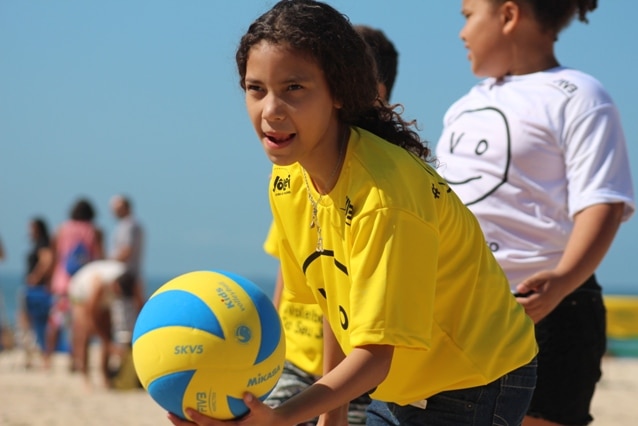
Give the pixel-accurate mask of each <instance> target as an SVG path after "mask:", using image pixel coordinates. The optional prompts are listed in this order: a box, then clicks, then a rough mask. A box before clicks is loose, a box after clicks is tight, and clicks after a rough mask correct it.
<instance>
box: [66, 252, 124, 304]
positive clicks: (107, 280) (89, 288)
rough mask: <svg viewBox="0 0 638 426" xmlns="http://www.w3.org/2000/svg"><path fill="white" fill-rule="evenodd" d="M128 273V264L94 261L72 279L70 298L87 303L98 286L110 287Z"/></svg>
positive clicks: (113, 261)
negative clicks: (97, 284) (99, 284)
mask: <svg viewBox="0 0 638 426" xmlns="http://www.w3.org/2000/svg"><path fill="white" fill-rule="evenodd" d="M125 271H126V264H124V263H122V262H118V261H117V260H94V261H93V262H90V263H87V264H86V265H84V266H83V267H82V268H80V269H79V270H78V271H77V272H76V273H75V274H73V276H72V277H71V282H70V283H69V296H70V298H71V300H72V301H73V302H76V303H83V302H86V301H87V299H88V298H89V296H90V295H91V293H92V292H93V288H94V285H96V278H98V280H99V282H100V283H101V284H102V285H109V284H111V283H112V282H113V281H115V279H117V278H118V277H119V276H120V275H122V274H123V273H124V272H125Z"/></svg>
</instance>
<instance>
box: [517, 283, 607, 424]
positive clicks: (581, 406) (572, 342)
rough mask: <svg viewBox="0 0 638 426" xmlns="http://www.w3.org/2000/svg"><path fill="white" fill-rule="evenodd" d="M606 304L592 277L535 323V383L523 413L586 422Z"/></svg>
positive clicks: (597, 376) (600, 354) (598, 368)
mask: <svg viewBox="0 0 638 426" xmlns="http://www.w3.org/2000/svg"><path fill="white" fill-rule="evenodd" d="M605 315H606V314H605V306H604V304H603V297H602V293H601V290H600V286H599V285H598V283H597V282H596V279H595V277H593V276H592V277H591V278H590V279H589V280H587V282H586V283H585V284H583V285H582V286H581V287H579V288H578V289H577V290H576V291H574V292H573V293H572V294H570V295H569V296H567V297H566V298H565V299H564V300H563V301H562V302H561V303H560V304H559V305H558V307H557V308H556V309H554V310H553V311H552V312H551V313H550V314H549V315H548V316H547V317H545V318H544V319H543V320H541V321H540V322H539V323H538V324H536V340H537V341H538V346H539V354H538V381H537V383H536V391H535V392H534V396H533V397H532V402H531V404H530V408H529V412H528V415H529V416H531V417H536V418H542V419H545V420H548V421H552V422H555V423H561V424H568V425H586V424H588V423H590V422H591V421H592V420H593V418H592V416H591V414H590V412H589V409H590V404H591V400H592V397H593V395H594V390H595V387H596V383H597V382H598V381H599V380H600V377H601V360H602V357H603V355H604V354H605V350H606V342H607V341H606V334H605V328H606V321H605Z"/></svg>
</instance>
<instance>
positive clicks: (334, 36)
mask: <svg viewBox="0 0 638 426" xmlns="http://www.w3.org/2000/svg"><path fill="white" fill-rule="evenodd" d="M262 41H265V42H268V43H271V44H275V45H286V46H289V47H290V48H291V49H293V50H295V51H296V52H300V53H302V54H304V55H306V56H307V57H309V58H312V59H313V60H314V61H316V62H317V64H318V65H319V67H320V68H321V69H322V70H323V72H324V75H325V77H326V81H327V83H328V87H329V88H330V91H331V94H332V96H333V98H335V99H336V100H337V101H339V102H340V103H341V105H342V108H341V109H340V110H339V118H340V119H341V121H343V122H344V123H347V124H349V125H354V126H358V127H361V128H363V129H366V130H368V131H370V132H372V133H374V134H376V135H378V136H380V137H382V138H384V139H385V140H387V141H389V142H391V143H393V144H395V145H399V146H401V147H403V148H405V149H407V150H408V151H411V152H413V153H415V154H416V155H418V156H419V157H421V158H422V159H424V160H426V161H427V160H429V156H430V150H429V149H428V148H427V146H426V145H425V143H424V142H423V141H421V138H420V137H419V135H418V134H417V133H416V131H414V130H411V127H415V126H416V122H415V121H410V122H406V121H404V120H403V119H402V118H401V116H400V113H399V112H397V110H399V111H400V110H401V108H400V105H394V106H387V105H384V103H383V102H381V101H380V100H379V99H378V93H377V77H376V75H377V71H376V68H375V66H376V65H375V60H374V58H373V57H372V56H371V54H370V52H369V49H368V48H367V46H366V44H365V41H364V40H363V38H361V37H360V36H359V34H358V33H357V32H356V31H355V29H354V28H353V26H352V24H351V23H350V20H349V19H348V18H347V17H346V16H345V15H343V14H341V13H340V12H338V11H337V10H335V9H334V8H332V7H331V6H329V5H327V4H325V3H322V2H318V1H314V0H282V1H280V2H278V3H277V4H275V5H274V6H273V7H272V8H271V9H270V10H269V11H268V12H266V13H264V14H263V15H261V16H260V17H259V18H257V20H255V21H254V22H253V23H252V24H251V25H250V27H249V28H248V31H247V32H246V34H245V35H244V36H243V37H242V38H241V41H240V43H239V47H238V48H237V53H236V56H235V59H236V61H237V70H238V72H239V77H240V79H239V84H240V85H241V87H242V89H244V90H246V86H245V78H246V64H247V62H248V56H249V54H250V49H251V48H252V47H253V46H255V45H256V44H258V43H260V42H262Z"/></svg>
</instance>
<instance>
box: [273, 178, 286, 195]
mask: <svg viewBox="0 0 638 426" xmlns="http://www.w3.org/2000/svg"><path fill="white" fill-rule="evenodd" d="M272 192H274V193H275V196H279V195H284V194H290V175H288V176H286V177H283V178H282V177H281V176H279V175H277V176H276V177H275V180H273V183H272Z"/></svg>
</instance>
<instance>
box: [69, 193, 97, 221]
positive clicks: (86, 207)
mask: <svg viewBox="0 0 638 426" xmlns="http://www.w3.org/2000/svg"><path fill="white" fill-rule="evenodd" d="M69 217H70V218H71V219H73V220H78V221H80V222H91V221H92V220H93V219H94V218H95V209H94V208H93V204H91V202H90V201H89V200H88V199H86V198H80V199H78V200H77V201H76V202H75V204H73V206H72V207H71V212H70V214H69Z"/></svg>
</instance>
